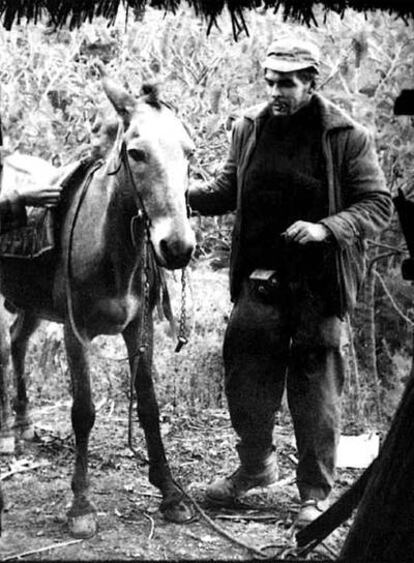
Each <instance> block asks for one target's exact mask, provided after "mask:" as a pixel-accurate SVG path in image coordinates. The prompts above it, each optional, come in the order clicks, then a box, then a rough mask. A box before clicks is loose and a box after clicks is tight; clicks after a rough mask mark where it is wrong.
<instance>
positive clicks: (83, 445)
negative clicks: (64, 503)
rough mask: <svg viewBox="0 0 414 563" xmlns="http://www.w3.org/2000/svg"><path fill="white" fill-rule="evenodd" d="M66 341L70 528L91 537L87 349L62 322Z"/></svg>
mask: <svg viewBox="0 0 414 563" xmlns="http://www.w3.org/2000/svg"><path fill="white" fill-rule="evenodd" d="M65 344H66V353H67V358H68V364H69V369H70V375H71V381H72V395H73V404H72V426H73V430H74V432H75V442H76V459H75V470H74V473H73V477H72V491H73V495H74V498H73V502H72V506H71V508H70V510H69V512H68V519H69V528H70V532H71V534H72V536H74V537H75V538H90V537H92V536H93V535H95V533H96V530H97V522H96V509H95V507H94V506H93V504H92V503H91V502H90V500H89V498H88V490H89V478H88V441H89V434H90V432H91V430H92V427H93V425H94V422H95V406H94V404H93V401H92V392H91V382H90V374H89V363H88V355H87V350H86V349H85V348H84V347H83V346H82V344H81V343H80V342H79V341H78V340H77V338H76V337H75V335H74V334H73V331H72V329H71V328H70V326H69V325H68V324H65Z"/></svg>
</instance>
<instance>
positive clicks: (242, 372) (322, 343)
mask: <svg viewBox="0 0 414 563" xmlns="http://www.w3.org/2000/svg"><path fill="white" fill-rule="evenodd" d="M345 335H346V330H345V323H344V322H343V321H341V320H340V319H339V318H338V317H336V316H332V315H328V314H327V313H326V305H325V302H324V299H323V297H322V296H321V295H320V294H317V293H315V292H313V291H311V290H310V289H309V287H308V286H307V285H306V284H289V285H288V286H286V287H285V288H282V289H280V290H279V291H278V293H277V294H276V295H275V296H273V297H272V298H271V299H263V298H262V297H261V296H260V294H259V293H258V292H257V290H256V289H255V287H254V286H253V282H252V281H251V280H245V281H244V283H243V287H242V290H241V293H240V296H239V298H238V300H237V302H236V304H235V306H234V308H233V311H232V314H231V317H230V320H229V324H228V327H227V330H226V335H225V339H224V349H223V355H224V364H225V389H226V396H227V400H228V404H229V410H230V416H231V421H232V424H233V427H234V429H235V431H236V432H237V434H238V435H239V437H240V446H241V447H242V448H243V450H244V451H247V452H248V451H250V449H251V451H252V452H254V454H252V455H259V457H260V452H262V454H263V456H265V455H267V454H268V452H269V451H271V448H272V444H273V428H274V423H275V415H276V412H277V410H278V409H279V408H280V404H281V400H282V395H283V392H284V389H285V386H286V389H287V399H288V405H289V409H290V413H291V416H292V420H293V425H294V430H295V436H296V444H297V450H298V458H299V463H298V467H297V485H298V489H299V494H300V497H301V500H302V501H304V500H307V499H309V498H317V499H324V498H326V497H327V496H328V494H329V492H330V490H331V488H332V485H333V480H334V472H335V458H336V449H337V444H338V439H339V432H340V395H341V392H342V388H343V384H344V374H345V362H344V354H343V346H344V344H345V342H346V338H345ZM258 461H259V462H260V460H258Z"/></svg>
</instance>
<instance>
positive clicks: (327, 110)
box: [243, 93, 356, 131]
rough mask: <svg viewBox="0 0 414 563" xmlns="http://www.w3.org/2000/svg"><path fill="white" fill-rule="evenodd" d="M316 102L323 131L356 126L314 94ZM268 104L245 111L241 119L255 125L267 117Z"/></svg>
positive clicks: (346, 115) (320, 96) (343, 113)
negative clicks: (253, 122) (252, 122)
mask: <svg viewBox="0 0 414 563" xmlns="http://www.w3.org/2000/svg"><path fill="white" fill-rule="evenodd" d="M314 100H315V101H316V103H317V105H318V107H319V111H320V114H321V119H322V126H323V129H325V130H327V131H329V130H332V129H348V128H350V127H354V126H355V125H356V123H355V121H354V120H353V119H352V118H351V117H350V116H349V115H348V114H347V113H345V112H344V111H343V110H342V109H341V108H340V107H338V106H337V105H335V104H333V103H332V102H330V101H329V100H327V99H326V98H325V97H324V96H322V95H321V94H318V93H315V94H314ZM268 108H269V104H268V103H267V102H266V103H262V104H258V105H255V106H253V107H251V108H249V109H247V110H246V111H245V112H244V114H243V117H244V118H245V119H248V120H249V121H255V122H256V123H257V124H260V122H262V121H264V120H265V119H267V118H268V117H269V109H268Z"/></svg>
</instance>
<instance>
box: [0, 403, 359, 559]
mask: <svg viewBox="0 0 414 563" xmlns="http://www.w3.org/2000/svg"><path fill="white" fill-rule="evenodd" d="M98 407H99V408H98V413H97V419H96V423H95V428H94V430H93V432H92V439H91V443H90V477H91V498H92V499H93V502H94V503H95V505H96V507H97V512H98V522H99V531H98V533H97V535H96V536H95V537H94V538H92V539H89V540H73V538H71V537H70V536H69V533H68V529H67V524H66V512H67V510H68V508H69V505H70V502H71V490H70V477H71V471H72V466H73V446H72V436H71V427H70V415H69V408H70V403H69V402H66V403H61V404H58V405H52V404H51V405H48V406H45V407H42V408H39V409H38V410H36V411H35V412H34V413H33V418H34V421H35V425H36V435H37V437H36V441H35V442H34V443H30V444H26V443H25V444H21V443H19V444H18V449H17V453H16V455H15V456H12V457H10V456H2V458H1V471H2V475H3V479H4V477H5V476H6V477H7V475H6V473H7V472H15V473H13V474H12V475H10V476H9V477H8V478H6V479H4V480H3V489H4V493H5V500H6V512H5V514H4V519H3V520H4V522H3V524H4V534H3V538H2V544H1V552H0V553H1V556H2V559H3V560H4V561H11V560H16V559H18V558H20V559H24V560H25V561H27V560H35V561H37V560H44V561H48V560H54V561H55V560H59V561H64V560H72V561H73V560H76V561H85V560H102V561H104V560H105V561H108V560H134V559H138V560H203V559H206V560H223V559H225V560H249V559H252V558H253V557H257V558H259V555H260V554H259V553H257V551H256V552H255V551H254V550H260V549H262V553H263V554H265V555H266V556H269V557H272V558H277V559H295V558H299V557H300V558H301V559H303V558H304V557H305V556H304V554H300V553H298V551H297V549H296V547H295V539H294V535H293V530H292V521H293V518H294V515H295V512H296V510H297V507H298V498H297V494H296V488H295V484H294V468H295V449H294V447H293V445H292V438H291V436H292V432H291V428H289V426H282V425H278V426H277V427H276V430H275V433H276V443H277V445H278V456H279V465H280V481H279V483H277V484H276V485H274V486H273V487H272V488H270V489H267V490H266V491H264V490H256V491H255V492H254V493H253V494H250V495H248V496H247V497H246V499H245V501H244V503H243V504H242V505H241V506H238V507H235V508H234V509H222V510H213V509H211V508H210V507H208V506H206V505H205V504H204V502H203V491H204V488H205V484H206V483H207V482H209V481H210V480H211V479H212V478H213V477H215V476H217V475H223V474H226V473H227V472H228V471H231V470H232V469H233V468H234V467H235V465H236V458H235V454H234V447H233V446H234V435H233V432H232V430H231V425H230V421H229V419H228V415H227V412H226V411H225V410H204V411H202V412H201V413H198V414H197V416H195V415H192V414H191V412H188V411H186V412H181V413H180V412H178V411H177V410H174V409H172V408H171V407H169V408H167V409H165V410H164V411H162V414H161V422H162V431H163V435H164V443H165V446H166V449H167V452H168V457H169V460H170V465H171V468H172V470H173V472H174V475H175V476H176V477H177V479H178V480H179V482H180V483H181V484H182V486H183V487H184V488H185V490H186V491H187V492H188V493H189V494H190V495H191V496H192V498H194V499H195V500H196V501H198V503H199V504H200V506H201V507H202V509H203V510H204V512H205V514H207V516H208V517H209V518H210V519H211V520H212V521H213V523H214V525H215V526H219V527H220V529H221V530H223V531H224V532H226V533H227V534H230V535H231V536H232V537H233V538H234V540H236V541H242V542H244V543H245V544H247V545H248V546H250V547H251V548H252V549H248V548H246V547H242V546H240V545H239V544H237V543H235V541H232V540H231V539H228V538H227V537H225V536H224V535H222V533H220V532H218V531H217V530H216V529H214V528H213V527H212V526H211V525H210V523H209V522H208V521H207V520H206V519H204V517H203V516H201V515H200V514H198V513H197V515H196V518H195V519H194V521H193V522H191V523H188V524H184V525H176V524H171V523H168V522H166V521H164V520H163V518H162V516H161V514H160V512H159V511H158V506H159V503H160V495H159V492H158V490H157V489H155V488H154V487H152V485H150V484H149V482H148V480H147V466H146V464H145V462H143V461H139V462H138V463H137V460H136V459H135V458H134V455H133V454H132V452H131V451H130V450H129V448H128V446H127V408H126V405H125V404H123V402H122V401H119V402H116V401H109V402H105V403H104V404H100V405H98ZM134 439H135V446H136V448H137V449H138V451H139V452H140V453H141V452H142V456H143V458H145V456H146V452H145V445H144V443H143V436H142V432H141V430H140V428H139V426H138V424H136V425H135V428H134ZM36 464H41V466H40V467H37V468H36V467H33V465H36ZM137 465H138V467H137ZM22 470H23V471H22ZM356 477H357V474H356V472H355V470H354V471H352V472H351V471H343V470H342V471H340V473H339V475H338V487H337V493H336V494H338V493H339V492H340V491H341V490H343V489H344V487H346V486H348V485H349V484H351V483H352V482H353V481H354V479H356ZM348 527H349V523H348V524H347V525H344V526H342V527H341V528H339V529H338V530H337V531H335V532H334V533H333V534H332V535H331V536H330V537H329V538H328V539H327V540H326V541H325V542H324V544H323V545H320V546H319V547H318V548H316V550H314V551H313V552H311V553H310V554H307V555H306V558H307V559H316V560H326V559H334V558H335V557H336V556H337V555H338V553H339V551H340V548H341V545H342V543H343V539H344V537H345V535H346V533H347V529H348Z"/></svg>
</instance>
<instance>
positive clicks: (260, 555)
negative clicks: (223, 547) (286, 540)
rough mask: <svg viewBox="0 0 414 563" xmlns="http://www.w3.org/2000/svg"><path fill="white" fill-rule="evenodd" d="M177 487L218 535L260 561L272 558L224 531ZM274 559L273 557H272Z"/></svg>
mask: <svg viewBox="0 0 414 563" xmlns="http://www.w3.org/2000/svg"><path fill="white" fill-rule="evenodd" d="M176 484H177V486H178V487H179V488H180V490H181V492H182V493H183V495H184V496H185V498H186V499H188V500H189V501H190V502H191V504H192V505H193V506H194V508H195V509H196V511H197V512H198V514H199V515H200V516H201V517H202V519H203V520H204V521H205V522H207V524H208V525H209V526H210V527H211V528H212V529H213V530H214V531H215V532H217V533H218V534H220V535H222V536H224V537H225V538H226V539H228V540H229V541H230V542H231V543H234V544H235V545H238V546H239V547H243V548H244V549H247V550H248V551H250V552H251V553H252V554H254V555H255V557H256V558H259V559H270V558H271V557H270V556H267V555H265V554H264V553H263V552H262V551H261V549H260V548H259V549H257V548H255V547H253V546H252V545H249V544H248V543H245V542H244V541H243V540H239V539H237V538H235V537H234V536H233V535H232V534H230V532H227V531H226V530H224V529H223V528H222V527H221V526H219V525H218V524H216V523H215V522H214V521H213V520H212V519H211V518H210V516H208V515H207V514H206V513H205V512H204V510H203V509H202V508H201V506H200V505H199V504H198V502H197V501H196V500H194V499H193V498H192V497H191V496H190V495H189V494H188V493H186V492H185V491H184V489H183V488H182V487H181V486H180V485H179V484H178V483H176ZM272 557H273V556H272Z"/></svg>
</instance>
